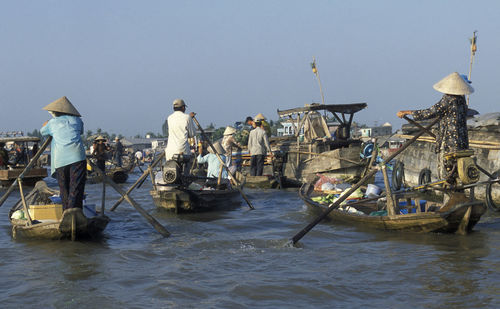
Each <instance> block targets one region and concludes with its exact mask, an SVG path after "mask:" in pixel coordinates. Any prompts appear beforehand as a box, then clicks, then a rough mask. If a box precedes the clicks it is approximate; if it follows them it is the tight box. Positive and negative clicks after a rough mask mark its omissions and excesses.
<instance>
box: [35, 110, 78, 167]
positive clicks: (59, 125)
mask: <svg viewBox="0 0 500 309" xmlns="http://www.w3.org/2000/svg"><path fill="white" fill-rule="evenodd" d="M40 133H42V135H43V136H48V135H50V136H52V143H51V144H50V151H51V155H50V174H51V175H53V174H54V172H55V171H56V168H59V167H63V166H66V165H69V164H71V163H75V162H79V161H83V160H85V148H84V147H83V143H82V138H81V136H80V135H81V134H83V121H82V120H81V119H80V117H76V116H71V115H64V116H59V117H56V118H52V119H50V120H49V122H48V123H47V124H46V125H45V126H44V127H42V128H41V129H40Z"/></svg>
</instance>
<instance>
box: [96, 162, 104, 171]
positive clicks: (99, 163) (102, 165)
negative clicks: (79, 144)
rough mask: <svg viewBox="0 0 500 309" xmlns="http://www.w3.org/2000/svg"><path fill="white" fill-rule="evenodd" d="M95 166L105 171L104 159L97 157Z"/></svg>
mask: <svg viewBox="0 0 500 309" xmlns="http://www.w3.org/2000/svg"><path fill="white" fill-rule="evenodd" d="M96 165H97V167H98V168H100V169H101V171H103V172H106V160H99V159H97V163H96Z"/></svg>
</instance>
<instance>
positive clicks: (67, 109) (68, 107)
mask: <svg viewBox="0 0 500 309" xmlns="http://www.w3.org/2000/svg"><path fill="white" fill-rule="evenodd" d="M43 109H44V110H46V111H49V112H59V113H64V114H69V115H74V116H78V117H81V116H82V115H80V113H79V112H78V111H77V110H76V108H75V107H74V106H73V104H71V102H70V101H69V100H68V98H66V97H62V98H59V99H57V100H55V101H54V102H52V103H50V104H49V105H47V106H45V107H44V108H43Z"/></svg>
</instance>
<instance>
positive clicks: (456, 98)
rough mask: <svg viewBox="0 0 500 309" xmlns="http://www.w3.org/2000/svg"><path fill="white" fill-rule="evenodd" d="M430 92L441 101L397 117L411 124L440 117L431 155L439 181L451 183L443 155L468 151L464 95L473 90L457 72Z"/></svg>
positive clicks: (398, 114)
mask: <svg viewBox="0 0 500 309" xmlns="http://www.w3.org/2000/svg"><path fill="white" fill-rule="evenodd" d="M433 88H434V89H435V90H437V91H439V92H441V93H443V97H442V98H441V100H439V102H437V103H436V104H434V105H433V106H431V107H429V108H428V109H422V110H403V111H399V112H398V113H397V116H398V117H399V118H403V117H404V116H405V115H411V116H413V119H414V120H425V119H431V118H435V117H438V116H439V117H441V119H440V121H439V126H438V128H439V131H438V132H437V135H436V144H435V152H436V153H438V167H439V168H438V173H439V178H440V179H446V178H448V180H449V181H452V180H451V179H450V178H449V176H450V175H447V174H448V172H447V169H446V165H447V164H448V162H447V160H446V159H445V156H444V155H445V154H446V153H452V152H456V151H459V150H466V149H468V148H469V137H468V131H467V109H468V107H467V103H466V100H465V95H466V94H471V93H473V92H474V88H472V87H471V86H470V85H469V82H468V81H465V80H464V78H463V77H462V76H460V74H458V73H457V72H454V73H451V74H450V75H448V76H446V77H445V78H443V79H442V80H440V81H439V82H437V83H436V84H435V85H434V86H433ZM445 196H446V195H445ZM445 199H446V197H445Z"/></svg>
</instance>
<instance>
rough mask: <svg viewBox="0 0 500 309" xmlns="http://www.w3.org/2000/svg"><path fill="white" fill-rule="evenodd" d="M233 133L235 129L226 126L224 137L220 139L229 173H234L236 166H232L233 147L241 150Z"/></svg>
mask: <svg viewBox="0 0 500 309" xmlns="http://www.w3.org/2000/svg"><path fill="white" fill-rule="evenodd" d="M234 133H236V129H235V128H233V127H231V126H227V127H226V130H225V131H224V137H223V138H222V143H221V144H222V148H224V152H225V153H226V166H227V167H228V168H229V169H230V171H231V173H234V172H235V171H236V165H233V159H232V154H233V147H235V148H243V146H241V145H240V143H238V142H237V141H236V140H235V139H234Z"/></svg>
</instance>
